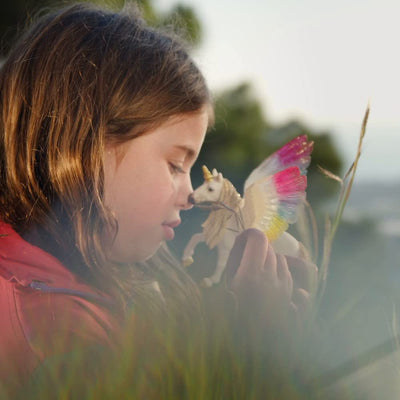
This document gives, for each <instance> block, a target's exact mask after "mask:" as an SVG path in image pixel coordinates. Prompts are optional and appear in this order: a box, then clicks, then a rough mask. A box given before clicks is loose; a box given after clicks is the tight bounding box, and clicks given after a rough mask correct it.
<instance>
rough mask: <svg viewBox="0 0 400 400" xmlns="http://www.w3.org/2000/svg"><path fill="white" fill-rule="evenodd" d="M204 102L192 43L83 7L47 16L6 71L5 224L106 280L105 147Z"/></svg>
mask: <svg viewBox="0 0 400 400" xmlns="http://www.w3.org/2000/svg"><path fill="white" fill-rule="evenodd" d="M207 104H210V95H209V92H208V89H207V86H206V84H205V81H204V78H203V76H202V75H201V73H200V71H199V70H198V68H197V67H196V65H195V64H194V62H193V61H192V59H191V58H190V56H189V55H188V52H187V50H186V48H185V46H184V45H183V44H182V43H181V42H180V41H179V40H178V39H177V38H175V37H173V36H171V35H169V34H166V33H162V32H160V31H158V30H154V29H152V28H150V27H148V26H146V25H145V24H144V22H143V21H142V20H141V19H140V18H139V17H138V16H137V15H135V14H133V13H132V12H130V13H128V12H120V13H115V12H111V11H108V10H104V9H101V8H98V7H95V6H92V5H88V4H85V5H83V4H78V5H73V6H70V7H67V8H64V9H61V10H59V11H57V12H53V13H51V14H49V15H47V16H45V17H43V18H41V19H40V20H39V21H38V22H37V23H36V24H35V25H34V26H33V27H32V28H31V29H30V30H29V31H28V32H27V33H26V34H25V35H24V36H23V37H22V38H21V39H20V41H19V43H18V44H17V46H16V47H15V48H14V50H13V51H12V52H11V53H10V55H9V57H8V59H7V60H6V62H5V63H4V65H3V66H2V69H1V71H0V107H1V115H0V218H1V219H3V220H4V221H5V222H7V223H10V224H11V225H12V226H13V227H14V229H16V231H18V232H19V233H20V234H22V235H23V236H24V237H25V238H27V239H28V240H31V241H32V242H34V243H35V244H38V245H40V246H41V247H43V248H45V250H47V251H50V252H52V253H53V254H55V255H56V256H57V257H58V258H60V259H61V260H62V261H63V262H64V263H65V265H66V266H67V267H69V268H70V269H72V270H74V271H75V272H76V273H78V274H79V275H80V276H81V277H83V278H88V279H94V277H95V276H96V275H97V274H98V272H100V271H101V270H103V274H107V275H108V274H109V272H107V271H105V270H106V268H104V266H105V263H106V260H105V255H104V252H103V251H102V246H101V240H100V238H101V233H102V232H103V229H104V228H105V227H106V226H110V225H112V224H114V227H115V223H114V220H113V218H112V216H111V215H110V212H109V211H108V210H107V208H106V207H105V205H104V203H103V184H104V177H103V153H104V147H105V144H106V143H107V142H108V141H117V142H124V141H126V140H129V139H131V138H133V137H135V136H137V135H140V134H142V133H143V132H145V131H148V130H149V129H152V128H154V127H156V126H158V125H160V124H161V123H163V122H165V121H166V120H167V119H168V118H169V117H171V116H173V115H176V114H181V113H195V112H198V111H199V110H200V109H202V107H203V106H204V105H207ZM103 277H104V276H103Z"/></svg>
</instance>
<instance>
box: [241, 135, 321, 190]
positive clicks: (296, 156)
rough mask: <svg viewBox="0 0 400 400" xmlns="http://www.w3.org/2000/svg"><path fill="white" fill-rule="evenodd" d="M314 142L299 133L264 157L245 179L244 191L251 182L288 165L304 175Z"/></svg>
mask: <svg viewBox="0 0 400 400" xmlns="http://www.w3.org/2000/svg"><path fill="white" fill-rule="evenodd" d="M313 145H314V143H313V142H312V141H309V140H308V139H307V136H306V135H300V136H297V137H296V138H294V139H293V140H291V141H290V142H289V143H287V144H285V145H284V146H283V147H281V148H280V149H279V150H278V151H276V152H275V153H273V154H271V155H270V156H269V157H268V158H266V159H265V160H264V161H263V162H262V163H261V164H260V165H259V166H258V167H257V168H255V169H254V170H253V172H252V173H251V174H250V175H249V177H248V178H247V179H246V182H245V184H244V191H246V190H247V188H249V187H250V186H251V185H252V184H253V183H255V182H257V181H259V180H260V179H262V178H266V177H267V176H270V175H274V174H276V173H277V172H279V171H282V170H284V169H286V168H289V167H294V166H296V167H298V168H299V169H300V172H301V174H302V175H306V173H307V167H308V166H309V164H310V161H311V152H312V150H313Z"/></svg>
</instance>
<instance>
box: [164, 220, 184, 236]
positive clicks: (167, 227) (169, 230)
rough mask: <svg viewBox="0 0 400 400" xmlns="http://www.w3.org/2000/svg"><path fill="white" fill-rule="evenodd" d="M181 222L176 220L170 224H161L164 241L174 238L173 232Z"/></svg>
mask: <svg viewBox="0 0 400 400" xmlns="http://www.w3.org/2000/svg"><path fill="white" fill-rule="evenodd" d="M180 223H181V220H180V219H177V220H175V221H171V222H164V223H163V224H162V227H163V230H164V236H165V239H166V240H172V239H173V238H174V237H175V231H174V228H176V227H177V226H178V225H180Z"/></svg>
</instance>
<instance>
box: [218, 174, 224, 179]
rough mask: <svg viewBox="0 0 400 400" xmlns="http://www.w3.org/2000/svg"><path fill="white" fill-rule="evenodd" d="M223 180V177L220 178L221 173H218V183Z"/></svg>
mask: <svg viewBox="0 0 400 400" xmlns="http://www.w3.org/2000/svg"><path fill="white" fill-rule="evenodd" d="M223 178H224V177H223V176H222V172H220V173H219V174H218V180H219V181H222V179H223Z"/></svg>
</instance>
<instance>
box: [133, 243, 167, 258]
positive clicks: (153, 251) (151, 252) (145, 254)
mask: <svg viewBox="0 0 400 400" xmlns="http://www.w3.org/2000/svg"><path fill="white" fill-rule="evenodd" d="M160 247H161V243H159V244H158V245H157V246H156V247H154V248H152V249H148V250H147V251H146V252H144V251H143V252H142V254H138V255H137V256H136V257H135V261H134V262H144V261H147V260H148V259H150V258H151V257H153V256H154V254H156V253H157V251H158V250H159V249H160Z"/></svg>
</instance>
